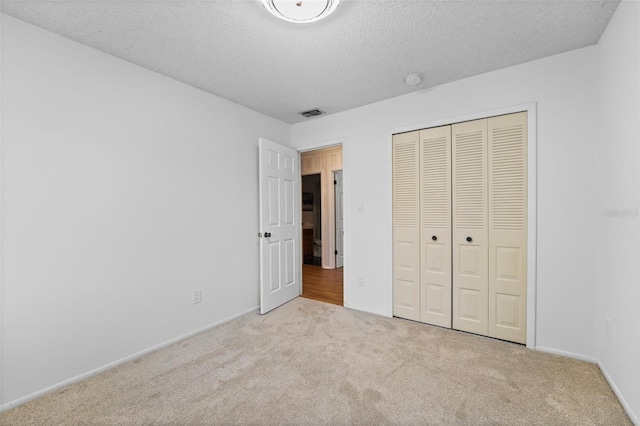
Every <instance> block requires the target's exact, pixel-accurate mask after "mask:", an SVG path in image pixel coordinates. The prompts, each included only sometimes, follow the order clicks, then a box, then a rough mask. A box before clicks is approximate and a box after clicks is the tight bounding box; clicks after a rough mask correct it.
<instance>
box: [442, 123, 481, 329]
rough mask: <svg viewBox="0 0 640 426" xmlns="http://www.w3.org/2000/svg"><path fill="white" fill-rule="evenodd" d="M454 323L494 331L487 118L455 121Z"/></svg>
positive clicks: (453, 138) (469, 327)
mask: <svg viewBox="0 0 640 426" xmlns="http://www.w3.org/2000/svg"><path fill="white" fill-rule="evenodd" d="M451 130H452V136H451V139H452V151H453V152H452V156H453V167H452V168H453V328H455V329H456V330H462V331H468V332H470V333H476V334H482V335H485V336H486V335H487V333H488V320H489V313H488V304H489V299H488V297H489V282H488V266H489V265H488V263H489V260H488V250H487V249H488V237H489V235H488V234H489V233H488V223H487V198H488V197H487V120H486V119H483V120H476V121H469V122H466V123H459V124H454V125H453V126H452V129H451Z"/></svg>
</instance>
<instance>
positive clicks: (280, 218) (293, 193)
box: [259, 138, 302, 314]
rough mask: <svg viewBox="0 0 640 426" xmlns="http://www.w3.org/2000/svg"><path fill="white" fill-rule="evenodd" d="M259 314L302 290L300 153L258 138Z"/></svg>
mask: <svg viewBox="0 0 640 426" xmlns="http://www.w3.org/2000/svg"><path fill="white" fill-rule="evenodd" d="M259 151H260V154H259V155H260V166H259V177H260V234H259V237H260V313H261V314H265V313H267V312H269V311H271V310H272V309H275V308H277V307H278V306H280V305H282V304H284V303H286V302H288V301H289V300H291V299H294V298H296V297H298V296H299V295H300V294H301V293H302V270H301V264H302V262H301V259H300V256H301V254H302V251H301V247H300V241H302V235H301V233H302V226H301V225H300V215H301V212H300V211H301V205H300V197H301V192H300V168H299V164H300V156H299V154H298V152H297V151H296V150H294V149H292V148H289V147H286V146H284V145H280V144H277V143H275V142H271V141H269V140H267V139H263V138H260V140H259Z"/></svg>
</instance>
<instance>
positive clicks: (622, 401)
mask: <svg viewBox="0 0 640 426" xmlns="http://www.w3.org/2000/svg"><path fill="white" fill-rule="evenodd" d="M597 364H598V367H600V371H602V374H603V375H604V378H605V379H607V382H609V386H611V389H612V390H613V393H615V394H616V396H617V397H618V401H620V404H622V407H623V408H624V411H626V412H627V415H628V416H629V418H630V419H631V421H632V422H633V424H635V425H636V426H640V420H639V419H638V416H637V415H636V414H635V413H634V412H633V410H632V409H631V406H630V405H629V404H628V403H627V401H626V400H625V399H624V397H623V396H622V394H621V393H620V390H619V389H618V387H617V386H616V384H615V383H614V382H613V379H612V378H611V376H610V375H609V373H608V372H607V370H606V369H605V368H604V366H603V365H602V363H601V362H600V361H598V362H597Z"/></svg>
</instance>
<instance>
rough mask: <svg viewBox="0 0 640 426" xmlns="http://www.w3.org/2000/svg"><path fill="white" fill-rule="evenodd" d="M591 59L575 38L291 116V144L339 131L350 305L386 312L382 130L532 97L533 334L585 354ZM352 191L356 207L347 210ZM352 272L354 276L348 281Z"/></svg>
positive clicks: (387, 197) (590, 352)
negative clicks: (421, 84)
mask: <svg viewBox="0 0 640 426" xmlns="http://www.w3.org/2000/svg"><path fill="white" fill-rule="evenodd" d="M596 59H597V50H596V47H589V48H584V49H580V50H576V51H572V52H569V53H565V54H562V55H558V56H554V57H549V58H545V59H541V60H537V61H533V62H529V63H526V64H523V65H519V66H515V67H511V68H507V69H503V70H500V71H496V72H491V73H488V74H484V75H480V76H476V77H472V78H468V79H465V80H461V81H457V82H454V83H450V84H446V85H442V86H439V87H436V88H434V89H433V90H430V91H422V92H417V93H413V94H409V95H405V96H401V97H397V98H394V99H390V100H387V101H383V102H379V103H376V104H372V105H367V106H364V107H361V108H357V109H353V110H350V111H346V112H343V113H339V114H334V115H329V116H326V117H321V118H317V119H313V120H309V121H307V122H304V123H299V124H295V125H293V127H292V143H293V145H294V146H295V147H298V148H300V147H305V146H308V145H317V143H318V142H319V141H323V140H331V139H337V138H346V141H345V142H344V145H343V147H344V158H345V166H344V175H345V214H346V221H347V222H346V225H345V226H346V229H345V233H346V250H347V251H346V253H345V259H346V262H347V264H346V266H347V269H346V274H347V275H346V277H345V287H346V289H347V290H346V291H347V300H348V301H349V306H350V307H352V308H355V309H360V310H364V311H370V312H375V313H379V314H382V315H391V313H392V312H391V300H390V295H391V292H390V288H391V287H390V286H391V267H392V259H391V229H390V227H391V181H390V176H391V173H390V167H391V150H390V137H389V132H390V131H392V130H393V129H397V128H400V127H405V126H408V125H412V124H415V125H416V128H419V127H420V126H421V125H422V124H424V123H427V122H432V121H436V120H440V119H445V118H449V117H459V116H463V115H467V114H473V113H478V112H483V111H488V110H493V109H498V108H503V107H509V106H513V105H520V104H527V103H530V102H537V116H538V126H537V132H538V133H537V135H538V139H537V143H538V268H537V276H538V281H537V289H538V292H537V303H538V307H537V341H536V343H537V346H539V347H541V348H547V349H551V350H554V351H563V352H567V353H569V354H573V355H577V356H580V357H584V358H589V359H593V357H595V355H596V340H595V333H594V329H595V310H596V307H595V305H596V300H595V297H596V289H595V259H596V255H595V253H596V250H595V247H594V230H595V227H596V223H597V219H596V202H595V187H596V182H595V172H594V167H595V164H596V157H595V147H596V135H597V127H596V117H595V104H596V87H595V86H596V81H597V79H596ZM401 82H402V80H401V79H400V80H399V83H398V84H401ZM360 201H363V202H364V207H365V209H364V212H362V213H358V212H356V209H357V205H358V203H359V202H360ZM358 276H363V277H364V280H365V284H364V286H358V284H357V277H358Z"/></svg>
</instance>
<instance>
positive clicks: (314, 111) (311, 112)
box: [298, 108, 325, 118]
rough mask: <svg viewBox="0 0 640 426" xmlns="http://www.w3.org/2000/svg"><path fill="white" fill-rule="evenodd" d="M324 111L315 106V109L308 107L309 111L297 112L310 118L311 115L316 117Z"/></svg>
mask: <svg viewBox="0 0 640 426" xmlns="http://www.w3.org/2000/svg"><path fill="white" fill-rule="evenodd" d="M324 113H325V112H324V111H322V110H320V109H318V108H315V109H310V110H309V111H302V112H299V113H298V114H300V115H301V116H303V117H307V118H311V117H316V116H318V115H322V114H324Z"/></svg>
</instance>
